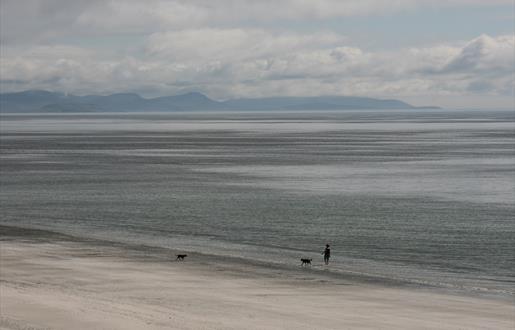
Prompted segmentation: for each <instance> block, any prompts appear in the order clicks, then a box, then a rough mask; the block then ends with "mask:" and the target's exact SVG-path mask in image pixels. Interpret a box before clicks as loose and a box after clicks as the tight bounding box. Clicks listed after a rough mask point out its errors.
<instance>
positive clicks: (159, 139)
mask: <svg viewBox="0 0 515 330" xmlns="http://www.w3.org/2000/svg"><path fill="white" fill-rule="evenodd" d="M0 133H1V175H0V184H1V186H0V205H1V214H0V215H1V218H0V224H5V225H14V226H20V227H29V228H41V229H47V230H53V231H57V232H62V233H69V234H73V235H77V236H82V237H95V238H101V239H105V240H112V241H118V242H130V243H136V244H146V245H153V246H162V247H167V248H172V249H178V250H185V251H197V252H201V253H207V254H214V255H222V256H233V257H239V258H244V259H248V260H250V261H259V262H267V263H269V264H270V265H274V264H278V265H288V266H296V265H298V264H299V258H300V257H312V258H314V266H313V268H315V269H321V270H324V272H331V273H334V274H342V275H345V274H354V275H358V276H359V275H360V274H362V275H367V276H373V277H377V278H384V279H395V280H401V281H406V282H407V283H414V284H428V285H434V286H438V287H442V288H450V289H457V290H466V291H471V292H474V291H480V292H488V293H492V294H499V295H513V294H514V286H515V257H514V250H515V220H514V219H515V212H514V211H515V149H514V148H515V118H514V113H513V112H512V111H494V110H489V111H478V110H384V111H368V110H359V111H350V110H347V111H333V112H282V113H270V112H261V113H260V112H250V113H245V112H240V113H239V112H227V113H171V114H157V113H156V114H38V115H36V114H27V115H2V117H1V123H0ZM326 243H330V244H331V247H332V258H331V264H330V266H329V267H325V266H323V265H322V256H321V252H322V251H323V248H324V245H325V244H326Z"/></svg>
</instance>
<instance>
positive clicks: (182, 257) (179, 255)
mask: <svg viewBox="0 0 515 330" xmlns="http://www.w3.org/2000/svg"><path fill="white" fill-rule="evenodd" d="M187 256H188V255H187V254H178V255H177V259H175V260H178V261H184V258H186V257H187Z"/></svg>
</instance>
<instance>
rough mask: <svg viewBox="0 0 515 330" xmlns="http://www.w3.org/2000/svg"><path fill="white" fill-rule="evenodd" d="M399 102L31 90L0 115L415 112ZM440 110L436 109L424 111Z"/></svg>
mask: <svg viewBox="0 0 515 330" xmlns="http://www.w3.org/2000/svg"><path fill="white" fill-rule="evenodd" d="M416 108H421V107H414V106H412V105H410V104H408V103H405V102H402V101H399V100H383V99H374V98H368V97H354V96H316V97H267V98H243V99H233V100H228V101H215V100H211V99H210V98H208V97H207V96H205V95H203V94H201V93H187V94H181V95H174V96H164V97H156V98H143V97H141V96H139V95H138V94H133V93H120V94H111V95H106V96H102V95H87V96H76V95H71V94H63V93H54V92H48V91H40V90H32V91H24V92H18V93H4V94H0V112H14V113H22V112H23V113H25V112H140V111H144V112H153V111H156V112H164V111H210V110H219V111H223V110H227V111H234V110H247V111H252V110H253V111H261V110H263V111H272V110H344V109H416ZM422 108H437V107H422Z"/></svg>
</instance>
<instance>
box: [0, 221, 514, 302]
mask: <svg viewBox="0 0 515 330" xmlns="http://www.w3.org/2000/svg"><path fill="white" fill-rule="evenodd" d="M6 239H7V240H12V239H22V240H27V239H28V240H33V241H35V242H49V243H55V242H74V243H78V244H84V246H87V247H90V248H95V249H97V250H98V253H102V254H105V253H106V252H107V251H111V252H112V251H118V252H117V253H116V254H115V255H114V256H123V257H130V258H135V259H138V260H142V261H154V262H170V261H174V258H175V255H176V254H179V253H186V254H188V256H189V259H190V260H191V259H192V257H193V258H195V260H196V261H197V262H198V263H200V264H203V265H211V266H219V265H223V266H224V267H227V268H238V269H241V267H243V266H244V267H249V268H252V270H253V272H255V273H257V274H262V275H264V276H266V275H267V274H268V273H270V272H272V273H276V272H277V273H280V274H289V275H294V276H301V277H303V276H305V275H306V274H307V275H310V276H313V277H316V278H318V279H320V280H322V281H336V282H353V283H356V284H367V285H378V286H380V287H392V288H406V289H411V290H419V291H427V292H438V293H442V294H448V295H456V296H464V297H473V298H475V297H478V298H485V299H491V300H499V301H508V302H515V293H514V292H508V293H506V292H502V293H500V292H498V291H492V290H483V289H482V288H479V289H478V290H466V289H463V288H461V287H455V286H446V285H444V284H445V283H443V284H441V285H435V284H434V283H427V282H424V281H421V280H415V279H404V278H392V277H387V276H383V275H379V274H368V273H362V272H356V271H352V270H346V271H344V272H342V271H336V270H332V269H331V268H330V266H329V267H324V266H323V265H314V266H311V267H301V266H300V263H299V264H298V265H297V264H295V265H291V264H282V263H277V262H274V261H270V262H264V261H262V260H256V259H248V258H243V257H235V256H229V255H227V256H223V255H220V254H209V253H204V252H198V251H189V250H176V249H173V248H167V247H160V246H152V245H146V244H139V243H134V244H131V243H127V242H121V241H111V240H105V239H102V238H93V237H82V236H76V235H74V234H67V233H61V232H58V231H53V230H47V229H39V228H29V227H18V226H12V225H2V224H0V242H3V241H4V240H6Z"/></svg>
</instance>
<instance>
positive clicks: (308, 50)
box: [0, 29, 514, 98]
mask: <svg viewBox="0 0 515 330" xmlns="http://www.w3.org/2000/svg"><path fill="white" fill-rule="evenodd" d="M226 39H228V41H226ZM513 49H514V37H513V36H498V37H489V36H486V35H482V36H479V37H478V38H475V39H473V40H470V41H468V42H461V43H459V44H456V43H454V44H440V45H435V46H431V47H425V48H404V49H399V50H396V51H367V50H364V49H360V48H357V47H353V46H350V45H348V44H347V41H346V39H345V38H344V37H343V36H338V35H335V34H334V33H332V32H329V33H327V34H312V35H310V34H302V35H300V34H299V35H296V34H292V33H286V34H277V35H274V34H272V33H270V32H267V31H264V30H253V29H250V30H245V29H212V30H186V31H181V32H173V33H165V34H156V35H152V36H151V37H150V38H149V40H148V44H147V46H146V48H145V50H146V52H148V53H149V54H150V55H148V54H145V55H144V56H141V57H131V56H126V57H124V58H121V59H120V58H118V57H110V56H109V55H108V54H101V53H96V52H95V51H94V50H91V49H82V48H78V47H69V46H54V47H49V46H44V47H43V46H37V47H32V48H30V49H26V50H24V51H23V52H22V51H20V50H17V51H8V52H5V56H3V57H2V61H1V63H0V70H1V72H2V90H14V89H27V88H45V89H51V90H64V91H68V92H75V93H82V94H84V93H98V92H105V93H110V92H117V91H144V92H147V93H148V95H156V94H174V93H178V92H181V91H185V90H191V89H194V90H199V91H202V92H205V93H207V94H209V95H210V96H212V97H215V98H227V97H235V96H267V95H319V94H336V95H369V96H379V97H393V96H395V97H401V98H402V97H414V96H417V95H419V96H427V95H440V96H442V95H448V96H453V95H467V94H474V93H476V94H477V93H483V94H488V95H503V94H508V93H510V92H511V90H512V88H513V79H512V76H511V74H512V73H513V68H514V63H513V57H512V56H511V54H512V52H513Z"/></svg>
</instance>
